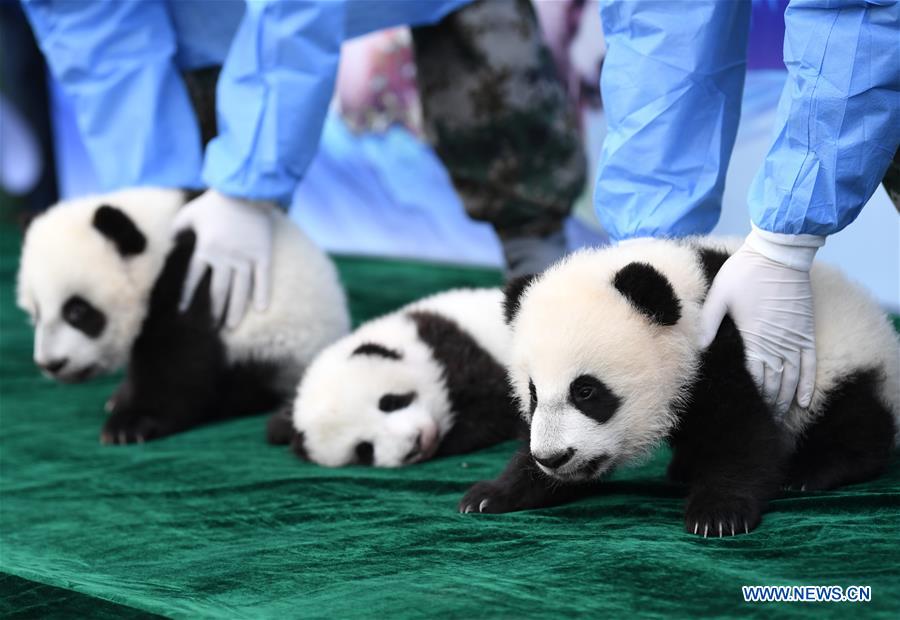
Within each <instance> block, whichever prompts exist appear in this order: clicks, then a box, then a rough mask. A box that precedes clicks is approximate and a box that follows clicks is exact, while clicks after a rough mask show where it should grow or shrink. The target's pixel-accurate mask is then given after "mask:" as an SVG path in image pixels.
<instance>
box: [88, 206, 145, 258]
mask: <svg viewBox="0 0 900 620" xmlns="http://www.w3.org/2000/svg"><path fill="white" fill-rule="evenodd" d="M94 228H96V229H97V230H98V231H99V232H100V234H101V235H103V236H104V237H106V238H107V239H109V240H110V241H112V242H113V243H114V244H115V245H116V248H117V249H118V250H119V254H121V255H122V256H123V257H126V258H127V257H129V256H134V255H135V254H140V253H141V252H143V251H144V249H145V248H146V247H147V238H146V237H144V233H142V232H141V231H140V230H138V227H137V226H135V224H134V222H133V221H132V219H131V218H130V217H128V216H127V215H126V214H125V212H124V211H122V210H121V209H117V208H115V207H111V206H109V205H100V206H99V207H98V208H97V210H96V211H94Z"/></svg>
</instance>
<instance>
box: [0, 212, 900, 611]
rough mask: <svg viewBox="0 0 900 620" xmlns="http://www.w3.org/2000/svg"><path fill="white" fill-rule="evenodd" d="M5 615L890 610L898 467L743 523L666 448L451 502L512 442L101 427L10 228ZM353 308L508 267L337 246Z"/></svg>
mask: <svg viewBox="0 0 900 620" xmlns="http://www.w3.org/2000/svg"><path fill="white" fill-rule="evenodd" d="M0 241H2V244H3V245H2V249H0V377H2V389H0V597H2V601H0V615H2V616H3V617H50V618H54V617H58V618H73V617H86V616H89V617H100V618H107V617H109V618H122V617H126V618H127V617H143V616H144V615H145V614H159V615H164V616H175V617H184V618H188V617H190V618H193V617H253V618H257V617H272V618H275V617H319V618H370V617H379V618H382V617H383V618H451V617H457V618H472V617H503V618H520V617H539V618H549V617H567V616H575V615H580V616H587V617H601V616H602V615H604V614H606V613H609V614H614V615H615V616H626V617H630V616H631V615H633V614H635V613H638V614H639V615H641V616H647V617H660V618H669V617H679V616H681V617H696V616H710V615H717V616H734V615H745V614H755V615H760V616H762V615H766V616H769V615H781V616H794V615H811V614H816V615H830V616H833V617H838V616H844V615H846V614H848V613H862V614H865V615H868V616H872V617H875V616H879V615H880V616H881V617H885V618H897V617H898V610H900V553H898V552H900V542H898V541H900V462H898V460H897V459H895V460H894V463H893V465H892V467H891V469H890V472H889V473H888V474H887V475H886V476H884V477H883V478H881V479H880V480H877V481H874V482H871V483H868V484H864V485H857V486H853V487H848V488H845V489H842V490H840V491H837V492H833V493H810V494H797V493H791V494H788V495H786V496H785V497H784V498H783V499H779V500H777V501H775V502H774V503H773V505H772V511H771V512H770V513H768V514H767V515H766V516H765V518H764V520H763V523H762V525H761V526H760V528H759V529H758V530H757V531H755V532H753V533H752V534H750V535H749V536H740V537H737V538H734V539H722V540H718V539H716V540H703V539H702V538H698V537H695V536H692V535H688V534H686V533H685V532H684V531H683V529H682V503H683V498H682V497H681V495H680V491H679V489H678V488H677V487H674V486H672V485H670V484H668V483H667V482H665V480H664V479H663V473H664V470H665V462H666V452H665V451H661V452H660V453H659V454H658V455H657V456H656V457H655V458H653V459H652V460H651V461H650V462H648V463H647V464H645V465H643V466H641V467H636V468H633V469H630V470H627V471H624V472H621V473H620V474H619V475H617V476H616V477H615V479H614V480H613V481H611V482H610V483H609V484H608V485H607V491H608V492H607V493H606V494H604V495H602V496H598V497H595V498H592V499H589V500H585V501H581V502H578V503H575V504H571V505H568V506H561V507H558V508H554V509H549V510H539V511H532V512H523V513H516V514H508V515H498V516H476V515H460V514H457V513H456V504H457V501H458V500H459V498H460V497H461V495H462V494H463V492H464V491H465V490H466V488H467V487H468V486H469V485H470V484H471V483H472V482H475V481H477V480H480V479H483V478H488V477H492V476H494V475H495V474H496V473H498V472H499V471H500V469H501V468H502V467H503V465H504V462H505V460H506V459H507V458H508V456H509V454H510V453H511V451H512V450H513V447H514V446H513V444H511V443H510V444H505V445H502V446H497V447H496V448H493V449H490V450H486V451H484V452H481V453H478V454H473V455H468V456H461V457H456V458H447V459H442V460H437V461H432V462H429V463H424V464H421V465H416V466H413V467H409V468H407V469H402V470H379V469H369V468H357V467H353V468H345V469H339V470H332V469H323V468H320V467H316V466H313V465H310V464H306V463H301V462H300V461H298V460H297V459H296V458H295V457H293V456H292V455H291V454H289V452H288V450H287V449H285V448H282V447H270V446H268V445H266V443H265V441H264V439H263V435H264V432H263V428H264V421H265V418H264V417H256V418H247V419H242V420H236V421H232V422H228V423H222V424H217V425H214V426H210V427H206V428H201V429H197V430H194V431H191V432H188V433H184V434H182V435H178V436H175V437H172V438H169V439H165V440H162V441H157V442H152V443H148V444H145V445H138V446H128V447H112V446H101V445H99V443H98V440H97V438H98V433H99V430H100V426H101V424H102V422H103V418H104V414H103V410H102V409H103V402H104V400H105V398H106V397H107V395H108V394H109V393H110V391H111V390H112V389H113V387H114V384H115V382H114V380H112V379H109V380H101V381H97V382H94V383H91V384H87V385H79V386H62V385H57V384H54V383H51V382H50V381H47V380H44V379H42V378H41V377H40V376H39V375H38V373H37V371H36V370H35V369H34V367H33V366H32V363H31V353H30V349H31V334H30V330H29V328H28V327H27V325H26V322H25V318H24V316H23V315H22V314H21V313H20V312H18V311H17V310H16V309H15V308H14V300H13V280H14V273H15V268H16V256H17V253H18V243H19V238H18V235H17V234H16V233H15V232H14V231H13V230H12V229H11V227H9V226H5V227H3V228H0ZM340 267H341V272H342V274H343V276H344V278H345V281H346V284H347V286H348V288H349V291H350V295H351V299H352V302H353V313H354V316H355V317H356V318H357V319H361V318H363V317H366V316H370V315H373V314H375V313H379V312H382V311H385V310H388V309H390V308H393V307H395V306H397V305H399V304H401V303H403V302H405V301H407V300H409V299H412V298H414V297H417V296H419V295H421V294H424V293H427V292H431V291H434V290H438V289H441V288H446V287H449V286H457V285H462V284H466V283H469V284H475V285H485V284H492V283H495V282H497V281H498V278H499V276H498V274H496V273H494V272H489V271H480V270H472V269H462V268H460V269H450V268H446V267H436V266H428V265H422V264H414V263H400V262H388V261H381V260H379V261H375V260H363V259H342V260H340ZM743 584H837V585H841V586H847V585H853V584H862V585H870V586H871V587H872V602H871V603H867V604H850V603H845V604H826V603H819V604H813V603H793V604H746V603H744V602H743V601H742V597H741V589H740V586H741V585H743Z"/></svg>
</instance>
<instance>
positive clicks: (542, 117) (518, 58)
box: [412, 0, 586, 239]
mask: <svg viewBox="0 0 900 620" xmlns="http://www.w3.org/2000/svg"><path fill="white" fill-rule="evenodd" d="M412 35H413V44H414V50H415V59H416V73H417V76H418V77H417V79H418V86H419V95H420V98H421V102H422V114H423V121H424V126H425V132H426V135H427V137H428V139H429V141H430V142H431V143H432V144H433V146H434V148H435V150H436V151H437V154H438V156H439V157H440V158H441V161H442V162H443V163H444V165H445V167H446V168H447V170H448V172H449V174H450V177H451V179H452V180H453V184H454V186H455V188H456V190H457V192H458V193H459V194H460V196H461V198H462V201H463V204H464V205H465V208H466V211H467V213H468V214H469V216H470V217H472V218H474V219H477V220H482V221H486V222H489V223H490V224H492V225H493V227H494V229H495V230H496V231H497V233H498V235H499V236H500V237H501V239H509V238H515V237H522V236H547V235H550V234H553V233H555V232H557V231H559V230H560V228H561V225H562V221H563V219H564V218H565V217H566V216H567V215H568V214H569V212H570V211H571V209H572V205H573V203H574V202H575V200H576V199H577V198H578V196H579V194H581V192H582V191H583V189H584V186H585V169H586V161H585V156H584V148H583V145H582V141H581V133H580V130H579V127H578V121H577V117H576V114H575V109H574V106H573V105H572V104H571V103H570V101H569V99H568V97H567V95H566V90H565V86H564V84H563V83H562V81H561V80H560V78H559V76H558V74H557V71H556V66H555V65H554V62H553V58H552V56H551V54H550V51H549V49H548V48H547V46H546V45H545V44H544V41H543V39H542V35H541V30H540V26H539V24H538V21H537V16H536V15H535V12H534V9H533V7H532V5H531V2H530V0H481V1H479V2H475V3H473V4H470V5H467V6H465V7H463V8H462V9H459V10H458V11H456V12H454V13H452V14H450V15H448V16H447V17H445V18H444V19H443V20H442V21H441V22H440V23H438V24H434V25H430V26H422V27H417V28H413V29H412Z"/></svg>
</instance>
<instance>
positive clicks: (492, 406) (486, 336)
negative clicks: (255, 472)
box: [269, 289, 524, 467]
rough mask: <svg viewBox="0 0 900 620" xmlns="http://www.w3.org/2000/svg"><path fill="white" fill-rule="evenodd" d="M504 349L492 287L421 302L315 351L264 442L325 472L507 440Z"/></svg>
mask: <svg viewBox="0 0 900 620" xmlns="http://www.w3.org/2000/svg"><path fill="white" fill-rule="evenodd" d="M508 346H509V328H508V327H507V326H506V324H505V323H504V320H503V294H502V292H501V291H500V290H499V289H457V290H452V291H447V292H444V293H439V294H437V295H433V296H431V297H426V298H424V299H422V300H419V301H416V302H414V303H412V304H409V305H408V306H405V307H403V308H401V309H400V310H397V311H396V312H393V313H391V314H388V315H385V316H383V317H380V318H377V319H373V320H371V321H369V322H367V323H364V324H363V325H361V326H360V327H359V328H357V330H356V331H354V332H353V333H352V334H350V335H349V336H346V337H345V338H342V339H341V340H339V341H337V342H335V343H334V344H332V345H331V346H330V347H328V348H327V349H325V350H324V351H322V353H321V354H320V355H319V356H318V357H317V358H316V359H315V361H314V362H313V363H312V365H311V366H310V367H309V370H308V371H307V373H306V375H305V376H304V377H303V380H302V381H301V383H300V387H299V389H298V391H297V398H296V400H295V401H294V404H293V406H292V407H289V408H286V409H285V410H284V411H282V412H280V413H277V414H275V415H273V416H272V418H271V419H270V421H269V441H270V443H275V444H285V443H291V444H292V448H293V451H294V452H295V453H296V454H297V456H299V457H300V458H302V459H304V460H308V461H312V462H314V463H318V464H320V465H325V466H328V467H341V466H344V465H374V466H376V467H401V466H404V465H409V464H412V463H417V462H420V461H424V460H427V459H430V458H433V457H435V456H448V455H453V454H463V453H466V452H471V451H473V450H478V449H480V448H484V447H487V446H490V445H493V444H496V443H499V442H501V441H505V440H508V439H513V438H514V437H515V436H516V435H517V434H520V435H521V434H522V433H521V432H520V431H522V430H524V429H523V426H522V424H521V420H520V418H519V416H518V411H517V409H516V406H515V403H514V401H513V400H512V398H511V395H510V391H509V384H508V382H507V378H506V371H505V367H504V366H505V363H506V361H507V356H508Z"/></svg>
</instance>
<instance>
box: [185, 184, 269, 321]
mask: <svg viewBox="0 0 900 620" xmlns="http://www.w3.org/2000/svg"><path fill="white" fill-rule="evenodd" d="M269 208H276V207H274V205H271V204H270V203H267V202H260V201H252V200H245V199H242V198H234V197H231V196H225V195H224V194H220V193H219V192H217V191H216V190H213V189H210V190H207V191H206V192H204V193H203V194H202V195H200V196H199V197H197V198H195V199H194V200H192V201H191V202H189V203H188V204H187V205H185V206H184V207H182V208H181V209H180V210H179V211H178V213H177V214H176V216H175V220H174V222H173V231H174V233H176V234H177V233H178V232H180V231H182V230H185V229H193V231H194V233H195V235H196V236H197V242H196V246H195V248H194V255H193V256H192V257H191V264H190V266H189V267H188V272H187V276H186V277H185V281H184V286H183V288H182V294H181V301H180V303H179V310H180V311H182V312H183V311H184V310H186V309H187V307H188V306H189V305H190V303H191V299H193V297H194V293H195V292H196V290H197V286H198V285H199V284H200V281H201V280H202V279H203V275H204V274H205V273H206V270H207V269H211V270H212V281H211V284H210V301H211V306H212V316H213V320H214V321H215V322H217V323H220V322H221V321H222V320H223V319H225V318H226V317H225V316H224V315H225V309H226V307H227V308H228V316H227V320H226V325H227V327H229V328H234V327H237V326H238V325H239V324H240V322H241V319H243V317H244V314H245V312H246V310H247V305H248V302H249V301H250V299H251V297H252V299H253V306H254V308H255V309H256V310H258V311H260V312H262V311H265V309H266V307H267V306H268V303H269V282H270V264H271V255H272V222H271V219H270V218H269V214H268V213H267V212H266V210H267V209H269Z"/></svg>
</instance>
